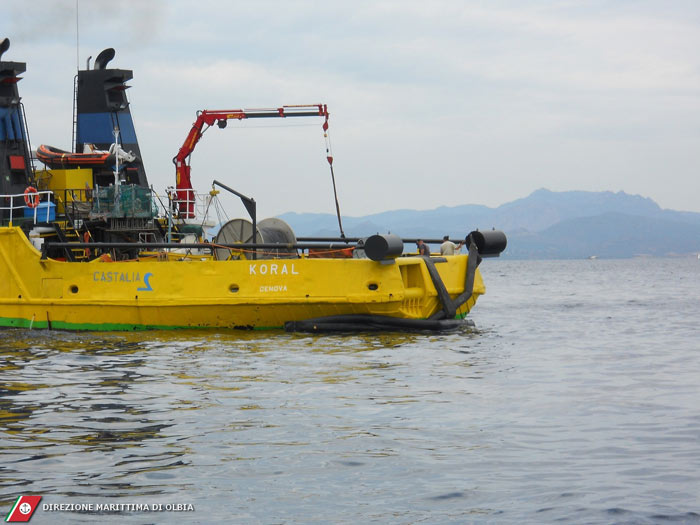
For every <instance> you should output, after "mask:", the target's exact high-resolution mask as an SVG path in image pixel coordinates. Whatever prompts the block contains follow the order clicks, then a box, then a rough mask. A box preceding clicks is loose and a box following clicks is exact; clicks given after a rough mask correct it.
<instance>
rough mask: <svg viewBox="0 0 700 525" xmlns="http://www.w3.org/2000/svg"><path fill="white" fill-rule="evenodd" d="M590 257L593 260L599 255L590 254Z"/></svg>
mask: <svg viewBox="0 0 700 525" xmlns="http://www.w3.org/2000/svg"><path fill="white" fill-rule="evenodd" d="M588 258H589V259H591V260H593V259H597V258H598V256H597V255H591V256H589V257H588Z"/></svg>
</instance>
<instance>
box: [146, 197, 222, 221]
mask: <svg viewBox="0 0 700 525" xmlns="http://www.w3.org/2000/svg"><path fill="white" fill-rule="evenodd" d="M192 194H193V195H194V199H190V198H187V199H178V198H177V193H176V192H174V191H173V192H170V193H166V194H165V195H160V194H158V193H155V192H153V196H154V198H155V199H156V204H158V210H159V215H161V216H164V217H167V216H168V215H169V213H170V212H169V211H168V205H170V208H171V212H172V214H173V216H174V217H175V218H181V217H180V216H179V214H180V212H179V210H189V209H194V216H193V217H190V218H189V220H190V221H192V222H198V221H201V220H203V219H206V217H207V215H208V214H209V213H210V212H211V211H212V210H211V199H212V196H211V194H209V193H197V194H195V193H194V192H192ZM190 206H192V208H190Z"/></svg>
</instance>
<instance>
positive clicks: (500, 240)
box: [466, 230, 508, 257]
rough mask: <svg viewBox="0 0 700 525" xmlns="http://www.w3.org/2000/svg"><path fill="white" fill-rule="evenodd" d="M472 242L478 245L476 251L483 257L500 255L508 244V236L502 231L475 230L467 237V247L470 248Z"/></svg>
mask: <svg viewBox="0 0 700 525" xmlns="http://www.w3.org/2000/svg"><path fill="white" fill-rule="evenodd" d="M470 240H471V242H473V243H474V244H475V245H476V249H477V250H478V251H479V255H481V256H482V257H489V256H498V255H500V253H501V252H502V251H503V250H505V249H506V244H507V243H508V241H507V239H506V234H505V233H503V232H502V231H501V230H486V231H479V230H475V231H473V232H471V233H470V234H469V235H467V238H466V243H467V246H469V242H470Z"/></svg>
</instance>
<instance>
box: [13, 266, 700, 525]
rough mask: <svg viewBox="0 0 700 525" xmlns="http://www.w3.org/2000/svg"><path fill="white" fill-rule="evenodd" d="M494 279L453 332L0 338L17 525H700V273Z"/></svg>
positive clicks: (686, 269) (528, 273)
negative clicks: (21, 520) (469, 322)
mask: <svg viewBox="0 0 700 525" xmlns="http://www.w3.org/2000/svg"><path fill="white" fill-rule="evenodd" d="M482 272H483V274H484V279H485V281H486V285H487V294H486V295H485V296H484V297H482V298H481V299H480V300H479V303H478V304H477V307H476V308H475V309H474V311H473V312H472V315H471V318H472V319H473V320H474V321H475V323H476V328H475V329H472V330H461V331H458V332H455V333H450V334H421V333H391V334H374V333H366V334H349V335H347V334H346V335H305V334H286V333H283V332H260V333H258V332H252V333H251V332H236V331H230V332H223V333H213V332H197V331H188V332H146V333H127V334H121V333H99V334H95V333H68V332H49V331H36V330H35V331H28V330H7V331H3V332H0V341H1V343H0V513H1V514H2V515H3V516H4V515H5V514H6V513H7V512H9V510H10V507H11V505H12V504H13V502H14V501H15V500H16V499H17V497H18V496H21V495H30V494H31V495H41V496H42V501H41V504H40V508H39V509H38V510H37V511H36V513H35V514H34V516H33V517H32V523H37V524H40V523H173V522H185V523H265V524H267V523H324V524H325V523H348V524H350V523H431V524H433V523H552V522H565V523H594V524H595V523H606V524H607V523H635V524H637V523H654V524H655V523H700V341H699V337H698V336H699V335H700V330H699V329H698V320H699V319H700V261H698V260H697V259H695V258H693V259H690V258H674V259H670V258H669V259H633V260H601V259H598V260H585V261H506V260H485V261H484V262H483V264H482ZM42 505H44V507H42ZM1 507H4V509H2V508H1Z"/></svg>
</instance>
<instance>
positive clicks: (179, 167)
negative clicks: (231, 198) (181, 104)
mask: <svg viewBox="0 0 700 525" xmlns="http://www.w3.org/2000/svg"><path fill="white" fill-rule="evenodd" d="M319 116H320V117H325V120H324V122H323V130H324V132H325V131H326V130H327V129H328V117H329V113H328V108H327V106H326V105H325V104H308V105H294V106H282V107H279V108H260V109H229V110H209V109H205V110H202V111H199V112H197V120H195V122H194V123H193V124H192V128H191V129H190V132H189V133H188V134H187V138H186V139H185V142H184V143H183V144H182V146H180V150H179V151H178V152H177V155H175V157H174V158H173V163H174V164H175V183H176V185H175V188H176V191H177V200H178V210H179V212H180V216H181V217H184V218H194V216H195V215H194V190H193V189H192V179H191V177H190V165H189V164H188V159H189V157H190V155H191V154H192V152H193V151H194V149H195V147H196V146H197V143H198V142H199V140H200V139H201V138H202V135H203V134H204V132H205V131H206V130H207V129H209V127H211V126H213V125H214V124H215V123H216V124H217V125H218V126H219V127H220V128H225V127H226V124H227V122H228V121H229V120H243V119H249V118H287V117H319Z"/></svg>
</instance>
